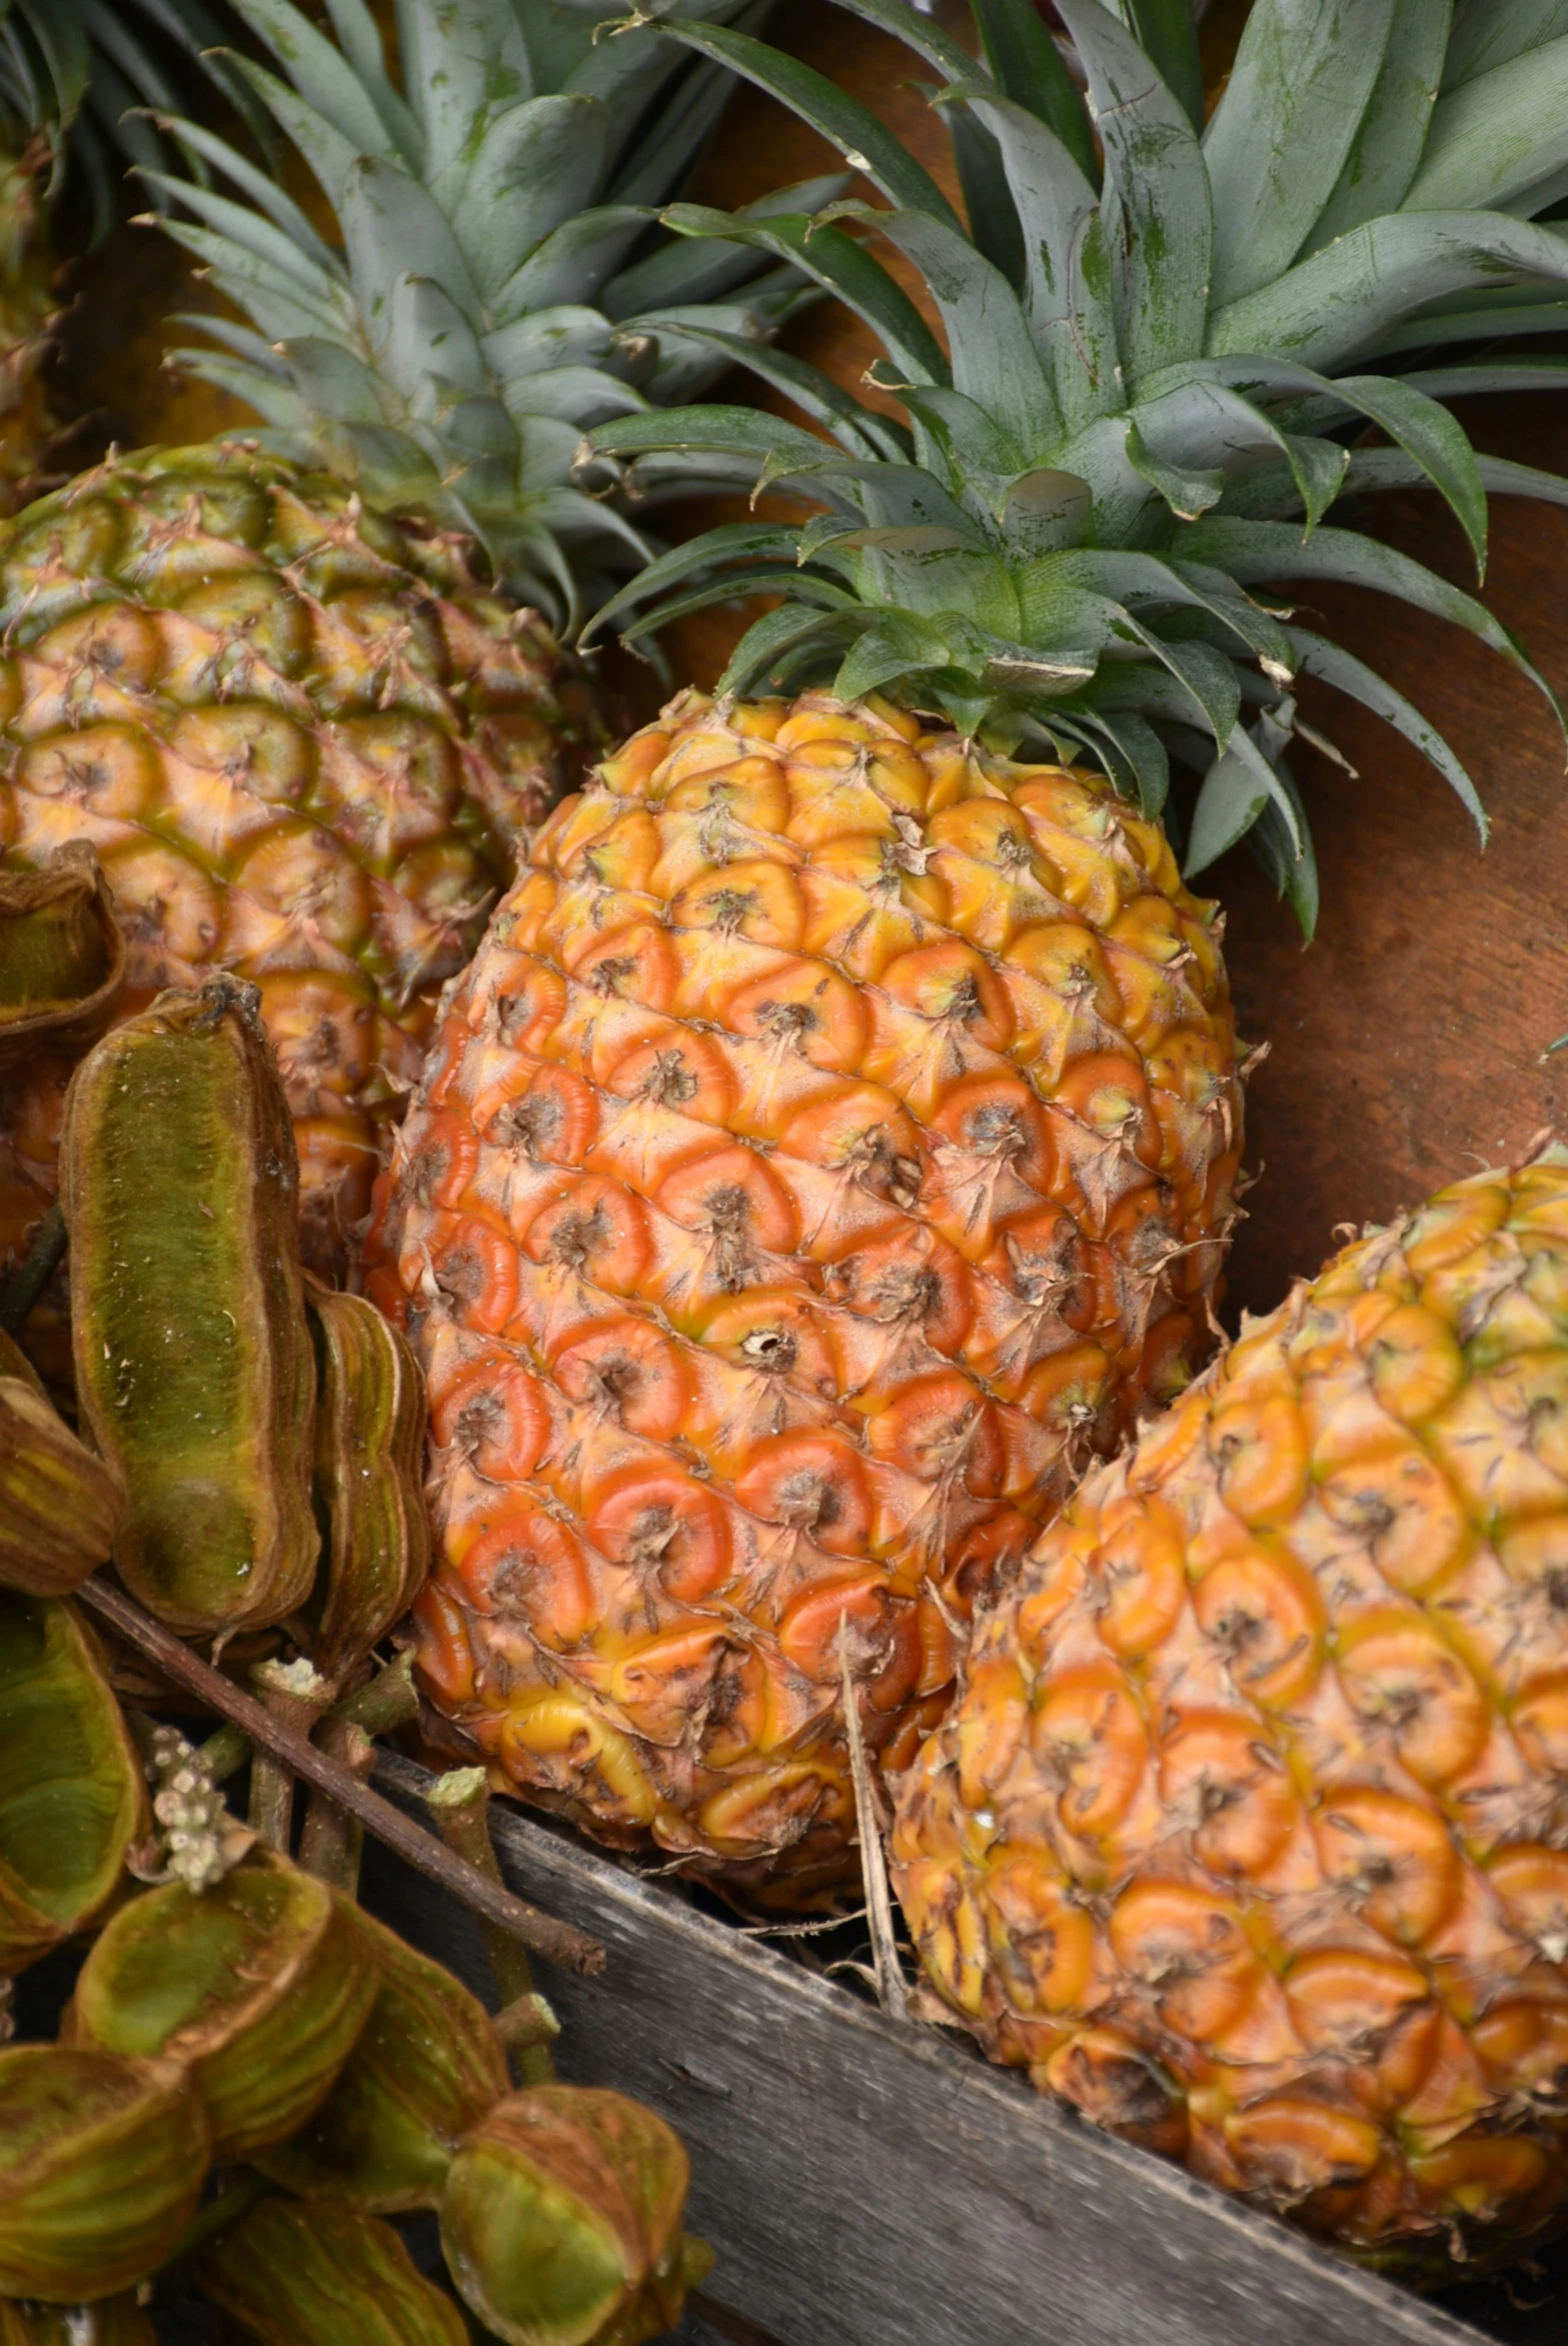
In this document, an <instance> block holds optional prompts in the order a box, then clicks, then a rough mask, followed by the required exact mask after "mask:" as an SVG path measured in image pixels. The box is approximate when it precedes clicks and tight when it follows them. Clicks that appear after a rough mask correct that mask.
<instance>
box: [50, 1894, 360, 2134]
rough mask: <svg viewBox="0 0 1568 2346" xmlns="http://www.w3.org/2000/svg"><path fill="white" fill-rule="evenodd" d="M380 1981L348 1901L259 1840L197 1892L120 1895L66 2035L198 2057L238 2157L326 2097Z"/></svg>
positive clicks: (196, 2071)
mask: <svg viewBox="0 0 1568 2346" xmlns="http://www.w3.org/2000/svg"><path fill="white" fill-rule="evenodd" d="M377 1984H378V1972H377V1965H376V1958H375V1955H374V1953H373V1952H372V1950H371V1948H370V1946H369V1944H368V1943H367V1938H366V1934H365V1932H364V1930H363V1928H362V1926H361V1921H360V1917H359V1915H358V1914H357V1912H356V1911H355V1909H354V1907H353V1906H352V1905H350V1903H349V1901H348V1900H347V1899H345V1898H340V1897H338V1896H337V1895H336V1893H335V1892H334V1891H332V1890H330V1889H329V1888H328V1887H327V1885H326V1883H325V1882H320V1881H317V1880H316V1879H315V1877H314V1875H312V1874H308V1873H302V1872H301V1871H300V1870H299V1868H298V1867H297V1866H294V1865H291V1864H289V1863H288V1862H287V1861H286V1860H284V1859H281V1858H276V1857H271V1856H269V1855H266V1854H264V1853H261V1852H257V1853H255V1854H253V1855H252V1856H251V1857H250V1858H248V1859H247V1860H246V1862H245V1863H244V1864H243V1865H241V1866H239V1867H237V1868H236V1870H235V1871H234V1872H233V1873H231V1874H229V1875H228V1876H227V1878H226V1879H225V1880H223V1881H222V1882H220V1883H218V1884H217V1885H216V1886H214V1887H212V1888H210V1889H206V1890H203V1891H201V1892H200V1893H199V1894H198V1893H197V1892H195V1891H192V1890H190V1889H188V1888H187V1887H186V1885H185V1884H184V1883H183V1882H171V1883H170V1884H169V1885H168V1886H167V1887H166V1888H164V1889H158V1890H152V1891H149V1892H148V1894H147V1896H145V1897H143V1898H137V1899H135V1900H134V1901H133V1902H132V1904H130V1905H129V1906H127V1907H125V1908H123V1909H122V1911H121V1912H120V1913H119V1914H117V1915H116V1916H115V1918H114V1920H113V1921H112V1922H111V1923H110V1924H109V1926H108V1928H107V1929H106V1930H105V1931H104V1932H103V1933H102V1935H101V1936H100V1937H99V1939H98V1940H97V1942H96V1944H95V1945H94V1947H93V1949H92V1952H91V1953H90V1954H89V1956H88V1958H87V1961H86V1963H85V1964H84V1965H83V1967H82V1973H81V1977H80V1978H79V1979H78V1981H77V1984H76V1994H75V1996H74V1998H73V1999H72V2003H71V2007H70V2010H69V2012H68V2013H67V2015H66V2025H65V2029H64V2031H63V2035H64V2041H65V2042H66V2043H68V2044H76V2045H90V2046H94V2047H96V2048H97V2049H98V2050H100V2051H102V2052H111V2053H119V2054H121V2055H123V2056H125V2057H128V2058H137V2059H143V2060H151V2059H155V2058H158V2059H166V2060H172V2061H178V2062H180V2063H182V2064H183V2065H184V2066H185V2067H187V2068H189V2069H190V2070H191V2072H192V2074H193V2075H194V2077H195V2079H196V2082H197V2085H198V2086H199V2088H200V2090H201V2093H202V2095H203V2098H204V2099H205V2101H206V2104H207V2113H208V2117H209V2119H210V2121H211V2126H212V2137H213V2156H214V2158H215V2159H216V2160H218V2161H219V2162H220V2163H222V2164H229V2163H231V2162H233V2161H237V2160H240V2159H249V2158H252V2157H254V2156H255V2154H256V2153H257V2152H258V2151H263V2150H266V2149H267V2148H268V2147H269V2146H270V2145H271V2144H273V2143H275V2142H281V2141H282V2140H283V2139H284V2138H285V2136H287V2135H289V2134H292V2133H294V2132H295V2130H296V2129H297V2128H298V2127H300V2126H303V2125H304V2124H305V2123H306V2121H307V2120H308V2119H309V2118H310V2117H311V2116H312V2115H313V2113H314V2112H315V2111H316V2110H317V2109H319V2108H320V2106H321V2104H322V2102H324V2101H325V2100H326V2098H327V2096H328V2094H329V2093H330V2092H331V2091H332V2088H333V2085H334V2084H335V2083H336V2081H337V2078H338V2074H339V2072H340V2071H341V2069H342V2067H343V2064H344V2062H345V2061H346V2060H347V2059H348V2058H349V2056H350V2054H351V2053H352V2052H353V2050H354V2046H355V2043H356V2042H357V2040H358V2037H359V2034H360V2031H361V2029H362V2028H363V2027H364V2025H365V2022H366V2019H367V2017H368V2015H369V2013H370V2010H371V2007H372V2006H373V2004H374V2003H375V2000H376V1991H377Z"/></svg>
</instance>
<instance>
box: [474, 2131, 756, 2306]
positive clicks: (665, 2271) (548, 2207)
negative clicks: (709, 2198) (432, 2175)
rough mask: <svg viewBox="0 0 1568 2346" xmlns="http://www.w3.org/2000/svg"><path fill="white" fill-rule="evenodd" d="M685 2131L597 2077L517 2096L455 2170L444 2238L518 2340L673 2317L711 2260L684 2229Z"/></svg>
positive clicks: (478, 2298)
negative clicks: (584, 2082)
mask: <svg viewBox="0 0 1568 2346" xmlns="http://www.w3.org/2000/svg"><path fill="white" fill-rule="evenodd" d="M690 2174H691V2169H690V2167H689V2165H688V2161H687V2155H686V2151H685V2150H684V2148H683V2147H682V2144H681V2140H680V2137H679V2136H678V2135H677V2134H676V2133H675V2132H674V2130H673V2129H672V2128H671V2127H669V2126H667V2125H666V2124H665V2121H664V2120H663V2118H659V2117H656V2116H655V2114H654V2112H653V2111H652V2110H648V2109H645V2108H644V2107H643V2105H642V2104H641V2103H640V2102H635V2101H629V2100H628V2099H627V2097H626V2096H625V2095H624V2094H619V2093H610V2092H608V2091H606V2090H605V2089H604V2088H602V2087H598V2086H580V2085H542V2086H537V2087H535V2088H534V2089H533V2090H532V2091H531V2092H528V2093H516V2094H510V2095H509V2096H508V2097H507V2099H506V2100H505V2101H504V2102H500V2103H498V2104H497V2106H496V2108H495V2109H493V2110H492V2111H491V2113H490V2115H489V2117H487V2118H485V2119H484V2120H482V2121H481V2123H480V2124H479V2125H478V2126H476V2127H475V2129H474V2131H473V2133H472V2134H471V2135H470V2136H469V2138H468V2140H467V2142H465V2144H464V2145H463V2148H462V2150H461V2151H460V2152H459V2153H458V2156H457V2158H456V2159H455V2160H454V2161H453V2165H452V2172H451V2174H450V2175H449V2176H448V2177H447V2187H446V2190H445V2192H444V2193H443V2194H442V2201H441V2245H442V2251H443V2253H444V2255H445V2257H446V2259H447V2263H448V2266H449V2267H450V2269H451V2272H452V2277H453V2279H454V2281H455V2282H456V2283H457V2285H458V2288H459V2289H460V2290H461V2291H462V2294H463V2298H464V2301H465V2303H466V2304H468V2305H469V2306H470V2307H471V2308H472V2310H473V2311H474V2312H475V2313H477V2314H478V2315H479V2318H480V2320H481V2321H482V2322H484V2323H485V2324H486V2326H487V2327H488V2328H489V2329H491V2330H494V2331H495V2333H496V2335H497V2337H498V2338H503V2339H505V2340H506V2341H507V2346H637V2341H638V2340H639V2339H642V2338H654V2337H658V2336H659V2335H660V2334H661V2333H662V2332H663V2331H665V2330H669V2329H674V2327H675V2326H676V2324H677V2322H678V2321H679V2320H680V2318H681V2307H682V2304H683V2301H684V2299H685V2295H686V2291H687V2290H688V2289H689V2288H691V2287H693V2286H695V2285H696V2282H697V2281H698V2280H699V2279H701V2278H702V2276H703V2274H704V2273H706V2271H707V2270H708V2266H709V2263H710V2261H711V2259H710V2257H709V2253H708V2251H707V2250H706V2249H705V2248H704V2247H703V2246H702V2244H701V2243H700V2242H697V2241H689V2240H687V2239H686V2238H685V2237H684V2236H683V2234H682V2230H681V2218H682V2215H683V2213H684V2211H685V2207H686V2194H687V2184H688V2182H689V2180H690Z"/></svg>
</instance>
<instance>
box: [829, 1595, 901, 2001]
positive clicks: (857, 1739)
mask: <svg viewBox="0 0 1568 2346" xmlns="http://www.w3.org/2000/svg"><path fill="white" fill-rule="evenodd" d="M838 1669H839V1676H840V1680H841V1683H842V1686H843V1720H844V1731H845V1733H846V1734H847V1736H848V1738H849V1776H850V1780H851V1781H852V1783H853V1785H854V1813H855V1818H856V1820H857V1823H858V1826H859V1835H860V1879H861V1880H862V1882H863V1883H864V1884H865V1917H866V1921H867V1922H868V1923H869V1925H870V1932H871V1960H872V1962H873V1963H874V1965H875V1967H876V1969H875V1986H876V2001H877V2002H878V2003H879V2004H880V2006H881V2008H882V2010H883V2011H884V2012H885V2013H887V2015H888V2017H889V2018H890V2019H893V2020H906V2019H907V2018H908V2016H909V1990H908V1986H907V1984H906V1982H905V1980H904V1976H903V1966H902V1965H901V1964H900V1962H899V1961H898V1941H897V1937H896V1935H895V1933H894V1931H893V1926H892V1892H891V1891H890V1890H889V1889H888V1887H887V1866H886V1861H885V1859H884V1858H883V1855H882V1827H881V1819H880V1817H879V1816H878V1815H877V1812H876V1792H875V1787H874V1786H873V1784H872V1782H871V1771H870V1767H869V1765H868V1763H867V1761H866V1757H865V1738H864V1736H863V1735H862V1734H861V1732H860V1708H859V1704H858V1703H857V1702H856V1701H855V1698H854V1680H853V1679H852V1678H851V1677H850V1675H849V1621H848V1615H847V1614H846V1613H840V1615H839V1617H838Z"/></svg>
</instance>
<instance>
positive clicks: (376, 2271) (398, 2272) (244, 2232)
mask: <svg viewBox="0 0 1568 2346" xmlns="http://www.w3.org/2000/svg"><path fill="white" fill-rule="evenodd" d="M195 2280H196V2286H197V2288H198V2289H199V2290H200V2291H201V2293H202V2295H203V2296H204V2297H205V2298H206V2299H207V2301H208V2303H209V2304H210V2305H215V2306H217V2307H218V2308H219V2309H220V2310H221V2311H222V2312H223V2313H224V2314H225V2315H226V2316H227V2317H228V2319H229V2320H230V2321H232V2322H234V2323H235V2324H236V2325H237V2327H238V2329H239V2332H240V2335H241V2336H242V2337H243V2338H245V2339H246V2340H247V2341H254V2346H468V2341H469V2333H468V2326H467V2324H466V2323H465V2321H464V2319H463V2316H462V2315H461V2314H460V2313H459V2311H458V2309H457V2307H456V2306H455V2305H454V2304H453V2302H452V2300H451V2298H450V2297H446V2296H443V2294H442V2292H441V2291H440V2290H439V2289H438V2288H437V2287H436V2285H435V2283H434V2282H433V2281H427V2280H426V2279H425V2277H424V2275H423V2274H422V2273H419V2272H417V2271H416V2270H415V2267H414V2261H413V2259H412V2258H411V2256H410V2255H409V2252H408V2250H407V2249H406V2248H405V2247H404V2245H403V2243H402V2241H401V2240H400V2239H399V2238H398V2235H397V2233H396V2232H394V2231H393V2229H392V2227H391V2225H390V2224H379V2223H377V2221H376V2220H375V2218H374V2217H373V2216H363V2215H359V2214H357V2213H356V2212H355V2211H354V2210H353V2209H352V2208H346V2207H325V2206H316V2207H304V2206H301V2205H300V2204H299V2202H298V2201H292V2200H283V2199H264V2200H262V2201H261V2202H260V2204H259V2205H258V2206H256V2207H254V2208H253V2209H252V2210H251V2212H250V2214H249V2215H248V2216H246V2217H245V2218H244V2219H243V2221H242V2222H240V2223H238V2224H236V2225H235V2226H234V2228H233V2230H232V2231H229V2232H225V2233H224V2234H223V2236H222V2238H221V2239H220V2240H219V2241H218V2244H217V2246H216V2247H214V2248H212V2249H210V2250H209V2251H208V2253H207V2254H206V2255H205V2256H204V2257H203V2258H202V2259H201V2261H200V2262H199V2263H198V2265H197V2266H196V2270H195Z"/></svg>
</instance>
